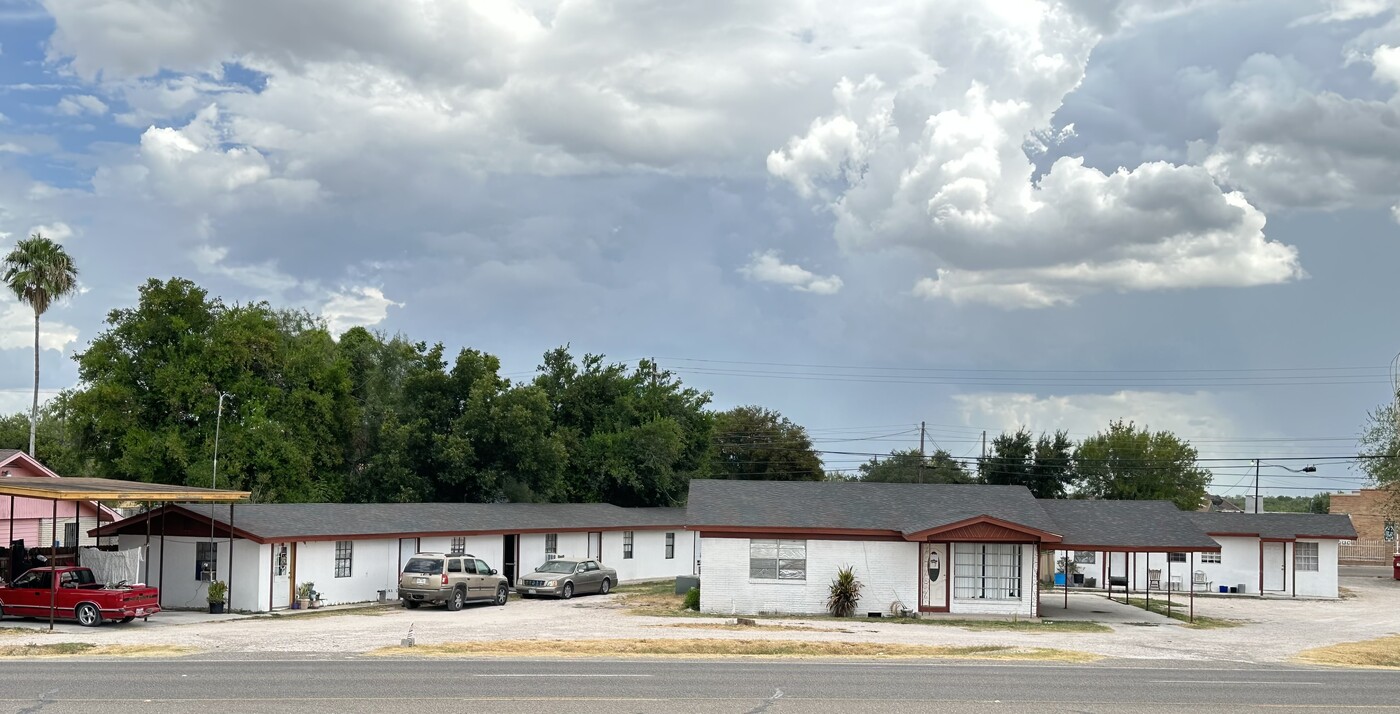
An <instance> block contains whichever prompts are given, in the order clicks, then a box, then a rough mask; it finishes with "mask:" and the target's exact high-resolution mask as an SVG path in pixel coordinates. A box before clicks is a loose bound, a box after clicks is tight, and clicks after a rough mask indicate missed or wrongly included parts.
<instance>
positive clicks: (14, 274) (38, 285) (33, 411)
mask: <svg viewBox="0 0 1400 714" xmlns="http://www.w3.org/2000/svg"><path fill="white" fill-rule="evenodd" d="M0 267H2V268H3V269H4V274H3V276H0V279H3V280H4V281H5V284H6V285H8V286H10V290H13V291H14V293H15V297H18V298H19V301H20V302H22V303H24V304H26V305H28V306H30V307H32V308H34V402H33V404H32V405H31V406H30V409H29V455H30V456H34V435H35V433H36V432H37V429H38V426H39V316H40V315H43V314H44V313H45V312H47V311H48V309H49V306H50V305H53V304H54V303H55V302H58V301H59V300H62V299H63V298H65V297H67V296H69V295H71V294H72V293H73V291H74V290H77V288H78V268H77V267H76V266H74V265H73V258H72V257H71V256H69V255H68V253H66V252H65V251H64V250H63V246H61V245H59V244H57V243H55V242H53V241H51V240H49V239H48V238H45V237H44V236H42V235H40V234H38V233H35V234H34V235H32V236H29V238H27V239H24V240H21V241H19V242H18V243H16V244H15V248H14V250H12V251H10V254H9V255H7V256H5V261H4V263H3V264H0Z"/></svg>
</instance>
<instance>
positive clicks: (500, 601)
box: [496, 585, 510, 606]
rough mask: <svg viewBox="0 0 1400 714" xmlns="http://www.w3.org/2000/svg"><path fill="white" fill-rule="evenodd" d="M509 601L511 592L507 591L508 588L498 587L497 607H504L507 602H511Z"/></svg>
mask: <svg viewBox="0 0 1400 714" xmlns="http://www.w3.org/2000/svg"><path fill="white" fill-rule="evenodd" d="M509 599H510V591H508V590H506V586H504V585H498V586H496V604H497V605H502V606H503V605H505V604H506V601H507V600H509Z"/></svg>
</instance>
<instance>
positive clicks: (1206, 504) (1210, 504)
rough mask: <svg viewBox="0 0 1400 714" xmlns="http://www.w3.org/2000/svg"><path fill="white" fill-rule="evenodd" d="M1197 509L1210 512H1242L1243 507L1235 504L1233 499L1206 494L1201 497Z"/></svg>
mask: <svg viewBox="0 0 1400 714" xmlns="http://www.w3.org/2000/svg"><path fill="white" fill-rule="evenodd" d="M1197 510H1199V511H1203V512H1206V511H1208V512H1211V513H1244V509H1243V508H1240V507H1239V506H1237V505H1235V503H1234V502H1233V501H1231V500H1229V499H1228V498H1225V497H1224V496H1217V495H1215V494H1207V495H1206V497H1205V498H1203V499H1201V507H1200V508H1199V509H1197Z"/></svg>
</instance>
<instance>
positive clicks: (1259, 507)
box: [1254, 459, 1317, 513]
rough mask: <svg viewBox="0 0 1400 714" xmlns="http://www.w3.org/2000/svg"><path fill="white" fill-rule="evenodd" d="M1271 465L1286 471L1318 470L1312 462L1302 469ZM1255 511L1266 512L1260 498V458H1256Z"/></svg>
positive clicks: (1304, 471) (1307, 472) (1312, 471)
mask: <svg viewBox="0 0 1400 714" xmlns="http://www.w3.org/2000/svg"><path fill="white" fill-rule="evenodd" d="M1269 467H1270V468H1276V469H1283V470H1284V471H1292V472H1293V473H1295V474H1310V473H1314V472H1316V471H1317V467H1316V466H1313V465H1312V464H1308V465H1307V466H1304V467H1303V468H1301V469H1290V468H1288V467H1287V466H1284V465H1283V464H1269ZM1254 512H1255V513H1263V512H1264V503H1263V502H1262V501H1260V500H1259V459H1255V460H1254Z"/></svg>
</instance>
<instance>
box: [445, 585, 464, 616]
mask: <svg viewBox="0 0 1400 714" xmlns="http://www.w3.org/2000/svg"><path fill="white" fill-rule="evenodd" d="M466 604H467V594H466V593H464V592H462V589H461V588H457V589H456V590H453V591H452V597H450V598H448V599H447V609H448V611H450V612H456V611H458V610H461V609H462V606H463V605H466Z"/></svg>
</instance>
